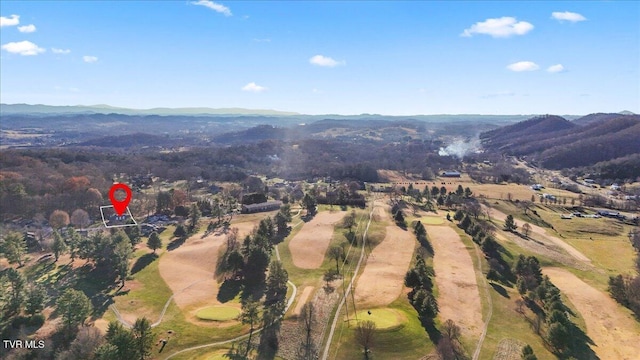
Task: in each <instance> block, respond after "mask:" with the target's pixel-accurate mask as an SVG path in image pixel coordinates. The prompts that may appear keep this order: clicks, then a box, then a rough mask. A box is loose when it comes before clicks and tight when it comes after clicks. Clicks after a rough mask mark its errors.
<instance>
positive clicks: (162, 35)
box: [0, 0, 640, 115]
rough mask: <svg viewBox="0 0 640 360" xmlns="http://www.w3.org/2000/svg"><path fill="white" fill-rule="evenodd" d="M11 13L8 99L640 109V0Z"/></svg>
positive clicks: (388, 108) (405, 108)
mask: <svg viewBox="0 0 640 360" xmlns="http://www.w3.org/2000/svg"><path fill="white" fill-rule="evenodd" d="M14 15H15V16H14ZM0 16H2V24H1V25H2V27H1V28H0V45H1V46H2V50H0V55H1V58H0V71H1V74H0V100H1V101H2V102H3V103H30V104H36V103H39V104H50V105H77V104H82V105H93V104H109V105H112V106H121V107H131V108H151V107H213V108H224V107H243V108H253V109H277V110H284V111H296V112H301V113H307V114H360V113H378V114H390V115H412V114H443V113H448V114H462V113H474V114H541V113H551V114H588V113H592V112H618V111H621V110H630V111H633V112H636V113H640V74H639V70H640V69H639V68H640V54H639V53H640V26H639V25H638V24H640V3H639V2H637V1H620V2H615V1H589V2H576V1H571V2H558V1H553V2H531V1H527V2H507V1H493V2H480V1H473V2H430V1H422V2H420V1H411V2H381V1H376V2H364V1H356V2H338V1H328V2H311V1H300V2H293V1H284V2H266V1H258V2H251V1H241V2H234V1H216V2H213V1H206V0H200V1H158V2H152V1H144V2H142V1H141V2H134V1H105V2H98V1H84V2H80V1H68V2H57V1H41V2H38V1H20V2H17V1H16V2H14V1H4V0H3V1H2V3H1V6H0Z"/></svg>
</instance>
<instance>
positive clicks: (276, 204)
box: [241, 201, 282, 214]
mask: <svg viewBox="0 0 640 360" xmlns="http://www.w3.org/2000/svg"><path fill="white" fill-rule="evenodd" d="M280 206H282V201H266V202H262V203H257V204H249V205H242V211H241V212H242V213H243V214H251V213H257V212H264V211H273V210H279V209H280Z"/></svg>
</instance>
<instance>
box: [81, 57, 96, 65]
mask: <svg viewBox="0 0 640 360" xmlns="http://www.w3.org/2000/svg"><path fill="white" fill-rule="evenodd" d="M82 61H84V62H86V63H89V64H91V63H94V62H97V61H98V58H97V57H96V56H90V55H85V56H83V57H82Z"/></svg>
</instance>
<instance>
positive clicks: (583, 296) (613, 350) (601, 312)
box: [543, 268, 640, 360]
mask: <svg viewBox="0 0 640 360" xmlns="http://www.w3.org/2000/svg"><path fill="white" fill-rule="evenodd" d="M543 273H544V274H545V275H547V276H549V278H550V279H551V281H552V282H553V283H554V284H555V285H556V286H557V287H558V288H559V289H560V290H561V291H562V293H563V294H565V295H566V296H567V297H568V298H569V300H571V302H572V303H573V305H574V306H575V307H576V309H577V310H578V311H579V312H580V314H581V315H582V317H583V318H584V321H585V323H586V325H587V335H588V336H589V337H590V338H591V340H593V341H594V343H595V345H593V346H592V348H593V350H594V351H595V353H596V354H597V355H598V356H599V357H600V358H601V359H624V360H632V359H637V358H638V354H640V342H639V341H638V339H639V338H640V337H639V335H640V325H639V324H638V323H637V322H636V321H635V320H634V319H633V317H632V316H631V315H630V313H629V311H628V310H626V309H624V308H622V307H621V306H620V305H618V304H617V303H616V302H615V301H614V300H613V299H611V298H610V297H609V296H608V295H607V294H605V293H603V292H601V291H598V290H596V289H594V288H593V287H591V286H589V285H588V284H587V283H585V282H584V281H582V280H580V279H579V278H578V277H576V276H575V275H573V274H571V273H570V272H568V271H566V270H563V269H560V268H545V269H543Z"/></svg>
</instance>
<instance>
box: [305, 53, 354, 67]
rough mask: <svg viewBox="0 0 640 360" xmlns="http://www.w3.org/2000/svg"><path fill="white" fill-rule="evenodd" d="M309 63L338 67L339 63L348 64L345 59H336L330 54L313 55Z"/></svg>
mask: <svg viewBox="0 0 640 360" xmlns="http://www.w3.org/2000/svg"><path fill="white" fill-rule="evenodd" d="M309 63H311V64H313V65H317V66H324V67H336V66H338V65H345V64H346V63H345V62H344V61H336V60H334V59H332V58H330V57H328V56H323V55H315V56H313V57H311V59H309Z"/></svg>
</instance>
